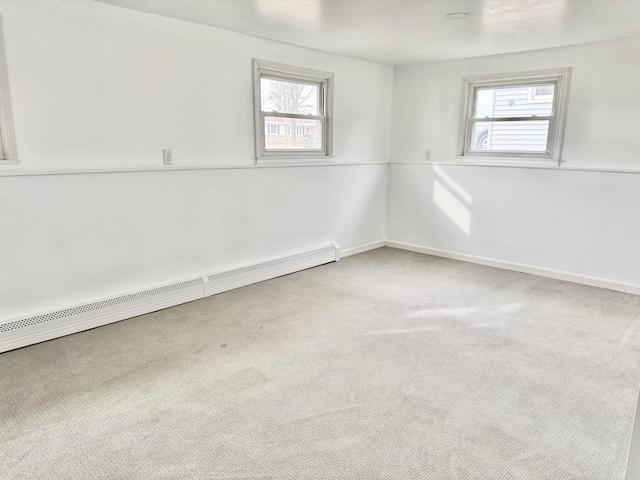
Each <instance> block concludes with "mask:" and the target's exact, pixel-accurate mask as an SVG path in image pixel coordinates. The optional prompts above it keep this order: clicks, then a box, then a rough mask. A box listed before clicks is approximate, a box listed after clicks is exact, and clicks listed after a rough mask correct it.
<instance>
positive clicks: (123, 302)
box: [0, 245, 340, 353]
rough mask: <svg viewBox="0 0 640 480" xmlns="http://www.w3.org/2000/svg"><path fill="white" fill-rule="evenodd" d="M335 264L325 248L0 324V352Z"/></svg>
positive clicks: (335, 250)
mask: <svg viewBox="0 0 640 480" xmlns="http://www.w3.org/2000/svg"><path fill="white" fill-rule="evenodd" d="M338 260H340V247H339V246H338V245H328V246H326V247H322V248H318V249H315V250H311V251H308V252H304V253H299V254H296V255H290V256H288V257H283V258H277V259H274V260H270V261H267V262H261V263H256V264H253V265H246V266H243V267H240V268H235V269H232V270H226V271H223V272H216V273H210V274H205V275H202V276H199V277H195V278H191V279H186V280H183V281H179V282H175V283H170V284H167V285H160V286H157V287H153V288H149V289H146V290H139V291H136V292H130V293H126V294H123V295H117V296H113V297H108V298H104V299H101V300H97V301H93V302H89V303H83V304H80V305H76V306H72V307H69V308H64V309H61V310H54V311H50V312H44V313H39V314H36V315H29V316H24V317H19V318H13V319H9V320H2V321H0V353H1V352H6V351H8V350H13V349H16V348H20V347H24V346H27V345H31V344H34V343H39V342H44V341H45V340H51V339H53V338H57V337H62V336H64V335H69V334H72V333H77V332H81V331H83V330H88V329H90V328H95V327H99V326H101V325H106V324H108V323H113V322H118V321H120V320H125V319H127V318H132V317H136V316H138V315H144V314H146V313H151V312H155V311H157V310H162V309H163V308H168V307H173V306H175V305H180V304H181V303H187V302H190V301H192V300H197V299H200V298H204V297H208V296H210V295H215V294H217V293H222V292H226V291H228V290H232V289H234V288H239V287H244V286H246V285H251V284H252V283H258V282H262V281H264V280H268V279H270V278H276V277H280V276H282V275H287V274H289V273H294V272H298V271H300V270H305V269H307V268H311V267H316V266H318V265H323V264H325V263H331V262H336V261H338Z"/></svg>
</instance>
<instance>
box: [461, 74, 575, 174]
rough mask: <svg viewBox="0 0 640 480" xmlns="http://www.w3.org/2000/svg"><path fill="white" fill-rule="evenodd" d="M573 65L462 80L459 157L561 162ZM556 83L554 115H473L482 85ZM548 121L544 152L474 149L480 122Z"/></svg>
mask: <svg viewBox="0 0 640 480" xmlns="http://www.w3.org/2000/svg"><path fill="white" fill-rule="evenodd" d="M570 77H571V68H570V67H566V68H554V69H548V70H537V71H530V72H514V73H501V74H495V75H474V76H468V77H464V78H463V79H462V108H461V115H460V127H459V132H460V135H459V137H460V138H459V142H458V159H459V160H461V161H475V162H484V163H487V162H489V163H505V162H508V163H519V164H520V163H521V164H527V165H539V164H544V165H547V164H557V165H559V164H560V162H561V160H562V145H563V141H564V129H565V124H566V117H567V103H568V97H569V82H570ZM539 84H553V85H554V86H555V90H554V98H553V105H552V111H551V115H546V116H533V117H498V118H473V112H474V110H475V100H476V92H477V90H478V89H481V88H516V87H526V86H535V85H539ZM531 120H548V121H549V131H548V134H547V147H546V149H545V151H544V152H523V151H515V150H514V151H500V152H497V151H477V150H472V149H471V140H472V138H471V137H472V134H473V125H474V123H476V122H508V121H531Z"/></svg>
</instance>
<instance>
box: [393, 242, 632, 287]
mask: <svg viewBox="0 0 640 480" xmlns="http://www.w3.org/2000/svg"><path fill="white" fill-rule="evenodd" d="M385 246H387V247H391V248H397V249H400V250H408V251H411V252H417V253H424V254H426V255H433V256H436V257H444V258H450V259H453V260H461V261H463V262H469V263H477V264H480V265H486V266H489V267H496V268H502V269H505V270H514V271H516V272H523V273H530V274H532V275H539V276H541V277H548V278H554V279H556V280H564V281H567V282H573V283H580V284H583V285H589V286H591V287H599V288H607V289H609V290H616V291H619V292H624V293H633V294H635V295H640V285H634V284H632V283H623V282H617V281H615V280H609V279H606V278H599V277H591V276H588V275H581V274H578V273H571V272H565V271H562V270H553V269H551V268H543V267H535V266H533V265H525V264H522V263H515V262H508V261H506V260H498V259H496V258H488V257H480V256H477V255H469V254H467V253H458V252H451V251H448V250H441V249H439V248H431V247H424V246H421V245H415V244H411V243H404V242H397V241H394V240H386V241H385Z"/></svg>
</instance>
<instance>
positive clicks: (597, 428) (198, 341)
mask: <svg viewBox="0 0 640 480" xmlns="http://www.w3.org/2000/svg"><path fill="white" fill-rule="evenodd" d="M639 315H640V297H638V296H634V295H627V294H623V293H617V292H613V291H608V290H603V289H597V288H591V287H586V286H581V285H576V284H572V283H566V282H561V281H555V280H550V279H545V278H540V277H536V276H532V275H526V274H521V273H516V272H510V271H505V270H499V269H494V268H489V267H483V266H479V265H472V264H468V263H463V262H457V261H452V260H446V259H440V258H435V257H430V256H426V255H419V254H414V253H409V252H403V251H399V250H393V249H388V248H383V249H379V250H375V251H371V252H367V253H365V254H361V255H357V256H353V257H349V258H346V259H343V260H342V261H340V262H338V263H333V264H329V265H325V266H322V267H318V268H314V269H310V270H306V271H303V272H299V273H296V274H293V275H288V276H285V277H281V278H278V279H275V280H270V281H267V282H263V283H260V284H257V285H253V286H250V287H245V288H241V289H238V290H234V291H231V292H227V293H223V294H220V295H216V296H214V297H209V298H207V299H204V300H199V301H196V302H192V303H189V304H186V305H182V306H179V307H174V308H171V309H167V310H163V311H160V312H156V313H153V314H149V315H145V316H141V317H138V318H135V319H131V320H126V321H123V322H120V323H117V324H112V325H108V326H105V327H101V328H98V329H94V330H91V331H87V332H83V333H79V334H76V335H71V336H68V337H64V338H60V339H57V340H53V341H50V342H46V343H42V344H39V345H34V346H31V347H27V348H23V349H20V350H16V351H13V352H8V353H5V354H2V355H0V373H1V375H0V478H2V479H3V480H9V479H28V480H32V479H155V478H160V479H189V478H193V479H258V478H259V479H445V480H446V479H481V480H490V479H505V480H506V479H509V480H512V479H536V480H540V479H554V480H555V479H562V480H564V479H572V480H573V479H587V480H598V479H615V480H621V479H622V478H623V473H624V466H625V460H626V455H627V449H628V445H629V439H630V433H631V422H632V416H633V412H634V408H635V402H636V396H637V391H638V384H639V382H640V327H639V326H638V324H640V322H639V320H638V319H639Z"/></svg>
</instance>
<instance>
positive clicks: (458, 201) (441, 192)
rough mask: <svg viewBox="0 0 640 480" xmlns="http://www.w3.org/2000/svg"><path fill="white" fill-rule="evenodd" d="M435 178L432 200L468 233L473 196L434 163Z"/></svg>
mask: <svg viewBox="0 0 640 480" xmlns="http://www.w3.org/2000/svg"><path fill="white" fill-rule="evenodd" d="M433 171H434V173H435V174H436V178H435V180H434V181H433V201H434V203H435V204H436V205H438V207H440V210H442V211H443V212H444V213H445V214H446V215H447V216H448V217H449V218H450V219H451V220H452V221H453V223H455V224H456V225H457V226H458V227H459V228H460V230H462V231H463V232H464V233H465V234H467V235H469V233H470V231H471V204H472V203H473V198H471V195H469V193H468V192H467V191H466V190H465V189H464V188H462V187H461V186H460V184H459V183H458V182H456V181H455V180H454V179H453V178H451V176H449V174H447V173H446V172H445V171H444V170H442V168H440V167H439V166H437V165H434V167H433Z"/></svg>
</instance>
